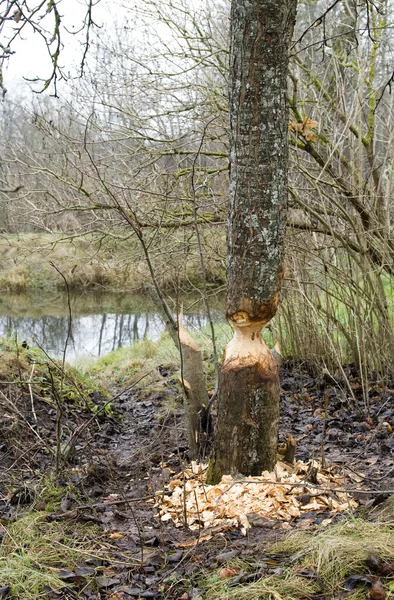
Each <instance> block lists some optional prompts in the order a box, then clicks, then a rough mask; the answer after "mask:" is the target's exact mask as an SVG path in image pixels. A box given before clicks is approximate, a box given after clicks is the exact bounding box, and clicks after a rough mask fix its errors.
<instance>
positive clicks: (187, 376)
mask: <svg viewBox="0 0 394 600" xmlns="http://www.w3.org/2000/svg"><path fill="white" fill-rule="evenodd" d="M178 337H179V345H180V351H181V356H182V375H183V380H182V381H181V383H182V384H183V388H184V391H185V399H186V402H185V409H186V418H187V431H188V441H189V452H190V458H191V459H196V458H198V457H199V455H200V450H201V433H202V431H201V415H202V414H203V411H204V410H205V407H206V406H207V404H208V390H207V383H206V379H205V375H204V368H203V359H202V352H201V350H200V348H199V347H198V345H197V343H196V342H195V341H194V340H193V338H192V337H191V336H190V334H189V333H188V331H186V329H184V328H183V327H182V324H181V323H179V330H178Z"/></svg>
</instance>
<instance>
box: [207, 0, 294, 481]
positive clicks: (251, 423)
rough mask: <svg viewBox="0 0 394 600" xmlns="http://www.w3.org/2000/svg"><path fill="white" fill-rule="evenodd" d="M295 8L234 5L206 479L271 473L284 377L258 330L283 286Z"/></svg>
mask: <svg viewBox="0 0 394 600" xmlns="http://www.w3.org/2000/svg"><path fill="white" fill-rule="evenodd" d="M296 4H297V2H296V0H278V1H274V0H233V1H232V5H231V22H230V25H231V31H230V41H231V48H230V90H229V100H230V191H229V222H228V259H227V285H228V288H227V302H226V316H227V319H228V320H229V322H230V323H231V324H232V326H233V328H234V338H233V340H232V341H231V342H230V344H229V346H228V347H227V348H226V351H225V356H224V362H223V368H222V373H221V382H220V391H219V398H218V419H217V426H216V431H215V442H214V451H213V457H212V459H211V465H210V471H209V476H211V477H213V474H214V475H215V479H217V478H218V477H219V476H221V474H224V473H236V472H241V473H243V474H249V473H253V474H255V473H256V471H258V470H262V469H266V468H267V469H270V468H272V467H273V466H274V463H275V457H276V440H277V428H278V420H279V376H278V369H277V366H276V364H275V361H274V360H273V358H272V356H271V353H270V352H269V350H268V348H267V347H266V346H265V344H264V343H263V342H262V341H261V330H262V328H263V327H264V325H265V324H266V323H268V321H270V319H272V317H273V316H274V315H275V313H276V310H277V306H278V302H279V291H280V286H281V281H282V277H283V265H282V263H283V239H284V231H285V224H286V199H287V170H288V164H287V163H288V143H287V129H288V107H287V68H288V60H289V58H288V48H289V42H290V39H291V36H292V32H293V28H294V21H295V13H296Z"/></svg>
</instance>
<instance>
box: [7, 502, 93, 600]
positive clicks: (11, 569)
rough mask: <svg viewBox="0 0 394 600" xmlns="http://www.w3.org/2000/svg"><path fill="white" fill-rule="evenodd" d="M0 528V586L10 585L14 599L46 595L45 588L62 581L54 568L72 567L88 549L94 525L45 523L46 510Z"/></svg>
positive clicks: (88, 553) (58, 585)
mask: <svg viewBox="0 0 394 600" xmlns="http://www.w3.org/2000/svg"><path fill="white" fill-rule="evenodd" d="M0 527H2V529H3V534H4V537H3V542H2V544H1V546H0V585H3V586H6V585H9V586H10V587H11V590H10V595H11V596H12V597H13V598H14V600H37V599H38V598H47V594H46V593H45V589H46V588H50V589H52V590H55V591H56V590H60V589H61V588H63V587H65V585H66V584H65V583H64V582H63V581H62V580H61V579H60V577H59V575H58V574H57V570H58V569H62V568H63V569H69V570H72V569H73V568H74V567H75V566H76V565H77V564H78V562H79V561H81V562H83V561H84V560H86V558H88V557H89V556H92V555H94V551H92V547H93V545H94V544H93V540H94V537H95V536H96V535H97V527H92V526H86V525H81V524H79V523H75V522H73V521H71V522H48V521H47V520H46V513H42V512H31V513H29V514H26V515H25V516H23V517H21V518H19V519H18V520H17V521H15V522H14V523H12V524H10V525H6V526H4V525H3V526H0Z"/></svg>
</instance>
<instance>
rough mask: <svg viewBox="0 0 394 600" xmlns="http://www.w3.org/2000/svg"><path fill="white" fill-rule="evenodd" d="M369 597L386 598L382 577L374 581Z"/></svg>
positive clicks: (381, 599)
mask: <svg viewBox="0 0 394 600" xmlns="http://www.w3.org/2000/svg"><path fill="white" fill-rule="evenodd" d="M369 597H370V598H371V600H385V598H386V591H385V589H384V587H383V583H382V581H381V580H380V579H378V580H377V581H375V582H374V583H373V585H372V587H371V589H370V590H369Z"/></svg>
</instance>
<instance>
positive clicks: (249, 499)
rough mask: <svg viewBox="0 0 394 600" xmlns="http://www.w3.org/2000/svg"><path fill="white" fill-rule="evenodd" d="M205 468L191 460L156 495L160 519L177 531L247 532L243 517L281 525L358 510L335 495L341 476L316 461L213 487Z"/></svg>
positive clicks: (225, 479)
mask: <svg viewBox="0 0 394 600" xmlns="http://www.w3.org/2000/svg"><path fill="white" fill-rule="evenodd" d="M206 469H207V465H199V464H197V463H194V462H193V463H192V465H191V467H190V468H188V469H186V470H185V471H184V472H183V473H179V474H178V475H177V476H176V477H175V478H174V479H173V480H172V481H171V482H170V483H169V484H168V485H167V486H166V489H165V490H164V491H161V492H158V493H157V502H156V506H157V507H158V510H159V515H158V516H159V517H160V519H161V520H162V521H164V522H165V521H170V520H172V521H173V522H174V523H175V525H176V526H178V527H181V526H184V525H186V524H187V526H188V527H190V529H192V530H198V529H202V528H205V529H206V528H214V529H215V531H221V530H225V529H229V528H233V527H240V528H241V530H242V532H243V533H244V534H246V532H247V530H248V529H249V528H250V527H251V524H250V522H249V519H248V515H257V516H258V517H260V518H263V519H267V521H271V520H275V521H281V522H284V523H286V522H289V521H291V520H293V519H296V518H298V517H301V515H302V514H303V513H310V512H315V513H321V512H324V511H327V516H328V517H332V516H333V514H335V513H337V512H342V511H345V510H352V509H354V508H356V507H357V503H356V502H355V501H354V500H353V498H352V497H351V496H350V495H349V494H347V493H346V492H343V491H336V490H338V489H340V488H341V486H342V485H343V477H342V476H341V474H340V473H338V472H335V470H334V469H332V470H330V469H327V470H319V471H318V466H317V463H314V464H311V463H309V464H306V463H303V462H301V461H298V462H297V463H296V464H295V465H287V464H286V463H283V462H278V463H277V465H276V467H275V470H274V471H273V472H272V473H269V472H268V471H264V472H263V473H262V475H261V477H243V478H240V479H237V478H235V479H234V478H232V477H231V476H230V475H225V476H224V477H223V478H222V481H221V482H220V483H219V484H218V485H207V484H206V483H205V473H206ZM312 473H313V475H312ZM316 473H317V475H316ZM311 479H312V481H313V483H311V482H310V480H311ZM185 521H186V522H185Z"/></svg>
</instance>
